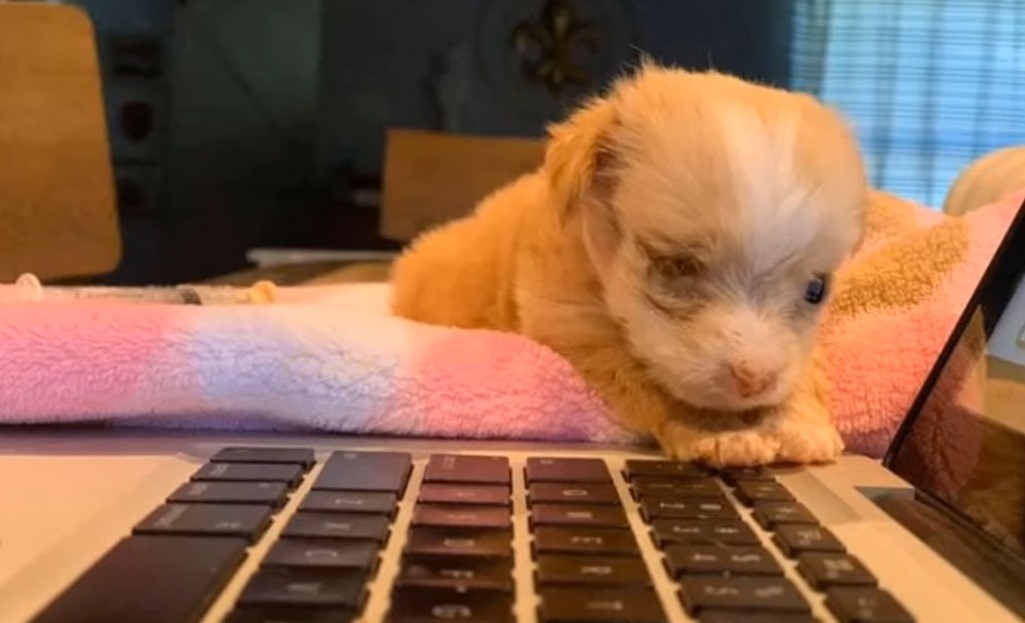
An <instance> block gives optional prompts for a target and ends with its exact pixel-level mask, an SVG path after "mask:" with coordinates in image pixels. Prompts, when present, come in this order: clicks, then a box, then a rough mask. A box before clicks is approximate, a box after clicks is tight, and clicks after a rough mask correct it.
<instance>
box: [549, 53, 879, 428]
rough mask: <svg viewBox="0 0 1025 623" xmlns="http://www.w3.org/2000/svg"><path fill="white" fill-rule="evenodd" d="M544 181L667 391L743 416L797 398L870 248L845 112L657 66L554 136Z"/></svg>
mask: <svg viewBox="0 0 1025 623" xmlns="http://www.w3.org/2000/svg"><path fill="white" fill-rule="evenodd" d="M546 170H547V172H548V176H549V179H550V183H551V188H552V197H553V202H554V203H555V204H556V206H557V207H558V208H559V209H563V210H565V216H566V222H567V226H570V227H571V225H570V223H577V224H579V229H576V230H573V229H571V231H578V232H579V233H580V235H581V236H582V237H583V241H584V244H585V246H586V248H587V251H588V256H589V257H590V259H591V262H592V264H593V266H594V269H595V271H596V273H597V274H598V276H599V279H600V280H601V282H602V285H603V296H604V303H605V305H606V306H607V307H608V311H609V313H610V314H611V315H612V316H613V317H614V318H615V319H616V320H617V321H618V322H619V323H620V325H621V326H622V329H623V332H624V334H625V336H626V337H627V340H628V342H629V344H630V346H631V348H632V350H633V352H634V354H635V355H636V356H637V357H638V358H639V359H640V360H641V361H643V362H645V363H646V365H647V366H648V368H649V370H650V373H651V375H652V376H653V378H654V379H655V380H656V381H657V382H659V383H660V384H661V385H662V386H663V387H664V388H665V389H666V390H667V391H668V392H670V393H671V394H673V395H674V396H676V397H677V398H679V399H680V400H682V401H684V402H687V403H690V404H693V405H695V406H699V407H706V408H711V409H716V410H730V411H740V410H747V409H752V408H757V407H762V406H769V405H774V404H779V403H780V402H782V401H783V400H785V399H786V398H787V397H788V396H789V395H790V394H791V393H792V391H793V389H794V386H795V383H796V382H797V380H798V378H799V377H800V375H801V373H802V372H803V369H804V367H805V364H806V362H807V358H808V355H809V352H810V350H811V345H812V341H813V338H814V335H815V330H816V328H817V326H818V323H819V318H820V315H821V312H822V308H823V306H824V304H825V302H826V300H827V298H828V294H829V289H830V285H831V280H832V275H833V273H834V272H835V271H836V269H837V268H838V267H839V265H840V264H841V263H842V262H843V260H844V259H845V258H846V257H847V256H848V255H849V254H850V253H851V252H852V251H853V250H854V248H855V246H856V245H857V244H858V243H859V241H860V239H861V237H862V235H863V220H864V215H863V210H864V208H863V205H864V200H865V187H866V184H865V179H864V173H863V168H862V162H861V159H860V156H859V154H858V150H857V147H856V144H855V142H854V140H853V139H852V137H851V136H850V133H849V132H848V130H847V128H846V127H845V125H844V124H843V122H842V121H841V120H840V119H839V118H838V117H837V116H836V115H835V114H834V113H833V112H832V111H830V110H828V109H826V108H825V107H823V106H821V105H820V104H818V103H817V102H815V101H814V100H812V99H811V98H808V97H806V96H802V95H796V94H790V93H785V92H782V91H777V90H772V89H768V88H765V87H758V86H754V85H751V84H748V83H744V82H741V81H739V80H736V79H734V78H729V77H726V76H722V75H718V74H693V73H687V72H682V71H675V70H666V69H658V68H651V67H646V68H644V69H643V70H642V71H641V72H640V73H639V75H637V76H635V77H634V78H632V79H629V80H627V81H625V82H623V83H620V84H618V85H617V86H616V88H615V90H614V91H613V92H612V94H611V95H610V96H609V97H607V98H606V99H604V100H600V101H597V102H595V103H593V104H592V105H591V106H590V107H588V108H587V109H585V110H583V111H582V112H580V113H578V115H577V116H576V117H574V118H572V119H571V120H570V121H568V122H567V123H566V124H564V125H563V126H561V127H558V128H556V129H555V130H554V131H553V139H552V141H551V143H550V147H549V152H548V157H547V161H546ZM577 217H578V218H577Z"/></svg>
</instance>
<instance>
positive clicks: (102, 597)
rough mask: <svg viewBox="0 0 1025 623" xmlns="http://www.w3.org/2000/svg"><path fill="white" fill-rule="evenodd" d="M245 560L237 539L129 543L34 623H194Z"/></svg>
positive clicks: (161, 538)
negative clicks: (99, 622)
mask: <svg viewBox="0 0 1025 623" xmlns="http://www.w3.org/2000/svg"><path fill="white" fill-rule="evenodd" d="M245 556H246V542H245V541H244V540H243V539H238V538H222V537H189V536H133V537H129V538H126V539H123V540H122V541H121V542H119V543H118V544H117V545H115V546H114V548H113V549H111V550H110V551H108V552H107V553H106V555H104V556H103V558H101V559H100V560H99V561H98V562H96V563H95V564H94V565H93V566H92V567H90V568H89V569H87V570H86V571H85V573H84V574H82V575H81V576H79V577H78V578H77V579H76V580H75V581H74V582H73V583H72V584H71V586H70V587H68V588H67V589H66V590H65V591H64V592H63V593H61V594H60V595H58V596H57V598H56V599H55V600H54V601H53V602H51V603H50V604H49V605H48V606H47V607H46V609H45V610H43V611H42V612H41V613H40V614H39V615H38V616H37V617H36V618H34V619H32V623H96V622H97V621H111V622H113V621H116V622H117V623H194V622H195V621H198V620H199V619H200V618H202V616H203V614H204V613H205V612H206V609H207V608H208V607H209V606H210V604H211V603H212V602H213V600H214V599H215V598H216V597H217V595H218V593H220V591H221V589H223V588H224V585H225V584H227V582H228V580H229V579H231V576H232V574H233V573H234V572H235V570H236V569H237V568H238V566H239V565H240V564H241V563H242V561H243V560H244V559H245Z"/></svg>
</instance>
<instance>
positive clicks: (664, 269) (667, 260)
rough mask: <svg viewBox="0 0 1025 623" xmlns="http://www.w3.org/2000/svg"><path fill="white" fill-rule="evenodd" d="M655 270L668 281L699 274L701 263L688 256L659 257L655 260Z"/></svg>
mask: <svg viewBox="0 0 1025 623" xmlns="http://www.w3.org/2000/svg"><path fill="white" fill-rule="evenodd" d="M655 270H657V271H658V273H659V275H661V276H662V277H663V278H664V279H668V280H672V279H680V278H682V277H693V276H694V275H697V274H698V273H699V272H701V262H700V261H699V260H698V259H697V258H695V257H691V256H688V255H677V256H672V257H660V258H658V259H656V260H655Z"/></svg>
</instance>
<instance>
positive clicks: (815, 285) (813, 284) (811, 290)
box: [804, 274, 829, 305]
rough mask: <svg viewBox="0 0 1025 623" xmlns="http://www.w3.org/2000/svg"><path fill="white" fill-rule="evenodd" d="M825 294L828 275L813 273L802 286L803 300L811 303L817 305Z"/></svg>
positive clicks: (827, 287) (823, 298)
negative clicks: (806, 283)
mask: <svg viewBox="0 0 1025 623" xmlns="http://www.w3.org/2000/svg"><path fill="white" fill-rule="evenodd" d="M827 294H829V275H825V274H818V275H815V276H814V277H812V279H811V280H810V281H809V282H808V285H806V286H805V288H804V300H805V301H807V302H809V303H811V304H812V305H818V304H819V303H821V302H822V301H824V300H825V298H826V295H827Z"/></svg>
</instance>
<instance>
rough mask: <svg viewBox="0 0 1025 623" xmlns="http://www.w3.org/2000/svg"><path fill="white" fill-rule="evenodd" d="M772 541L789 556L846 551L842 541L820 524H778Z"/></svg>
mask: <svg viewBox="0 0 1025 623" xmlns="http://www.w3.org/2000/svg"><path fill="white" fill-rule="evenodd" d="M772 542H773V543H775V544H776V545H778V546H779V547H780V549H782V550H783V553H784V554H786V555H787V556H788V557H790V558H795V557H797V555H798V554H801V553H803V552H830V553H837V554H842V553H844V552H846V551H847V548H845V547H844V546H843V543H841V542H840V541H839V539H837V538H836V536H834V535H833V533H832V532H830V531H829V530H827V529H825V528H823V527H821V526H804V525H800V524H780V525H779V526H777V527H776V534H775V535H773V537H772Z"/></svg>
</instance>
